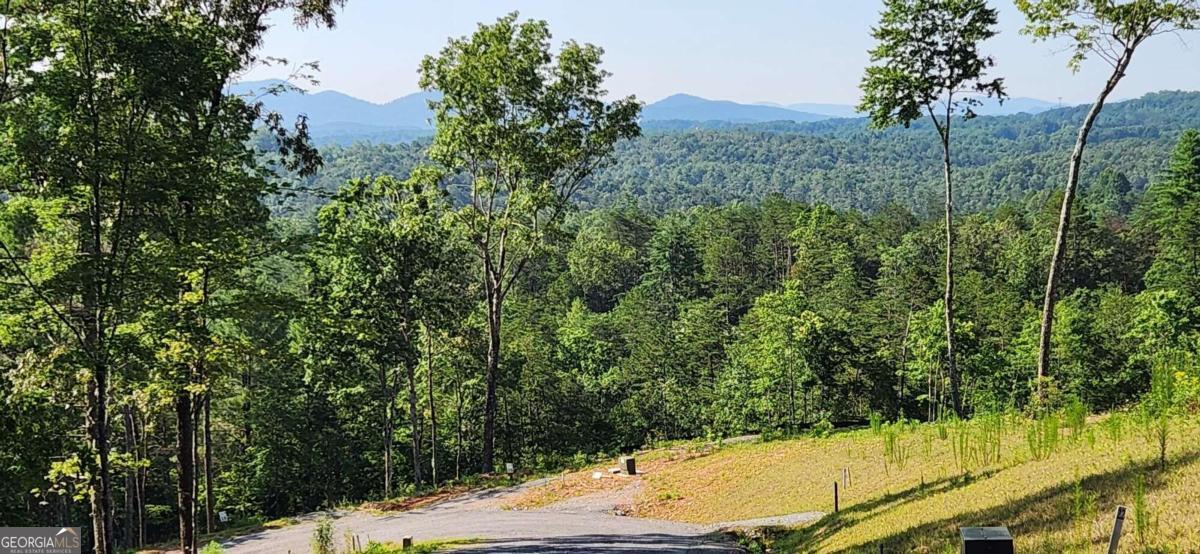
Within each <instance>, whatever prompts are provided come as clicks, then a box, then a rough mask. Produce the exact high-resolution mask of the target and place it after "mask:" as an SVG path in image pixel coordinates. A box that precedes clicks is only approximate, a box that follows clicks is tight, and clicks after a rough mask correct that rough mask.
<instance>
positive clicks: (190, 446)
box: [175, 388, 196, 554]
mask: <svg viewBox="0 0 1200 554" xmlns="http://www.w3.org/2000/svg"><path fill="white" fill-rule="evenodd" d="M194 439H195V433H194V431H193V429H192V393H191V392H189V391H188V390H186V389H183V388H181V389H179V390H177V391H175V451H176V456H175V459H176V470H177V471H178V474H179V480H178V503H179V506H178V508H179V548H180V549H181V550H183V552H184V554H191V553H193V552H194V549H193V545H194V544H195V528H194V527H193V525H192V524H193V521H194V519H193V512H194V511H195V506H196V501H195V497H194V496H193V495H192V487H193V483H194V482H195V480H196V477H195V471H196V468H195V465H194V464H195V457H194V456H193V455H192V451H193V450H194V449H195V446H196V445H195V443H194V442H193V440H194Z"/></svg>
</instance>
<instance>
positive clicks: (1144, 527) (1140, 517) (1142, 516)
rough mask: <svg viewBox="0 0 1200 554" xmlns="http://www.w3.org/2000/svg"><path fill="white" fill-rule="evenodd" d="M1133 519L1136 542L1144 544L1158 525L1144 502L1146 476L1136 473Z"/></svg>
mask: <svg viewBox="0 0 1200 554" xmlns="http://www.w3.org/2000/svg"><path fill="white" fill-rule="evenodd" d="M1133 521H1134V525H1135V528H1136V529H1137V536H1138V542H1139V543H1141V544H1142V545H1143V546H1145V545H1146V544H1147V542H1149V539H1150V533H1152V532H1153V531H1154V529H1155V528H1157V527H1158V520H1157V519H1156V518H1155V517H1154V515H1153V514H1151V513H1150V506H1149V505H1148V504H1147V503H1146V477H1145V476H1144V475H1138V476H1137V482H1136V483H1135V484H1134V490H1133Z"/></svg>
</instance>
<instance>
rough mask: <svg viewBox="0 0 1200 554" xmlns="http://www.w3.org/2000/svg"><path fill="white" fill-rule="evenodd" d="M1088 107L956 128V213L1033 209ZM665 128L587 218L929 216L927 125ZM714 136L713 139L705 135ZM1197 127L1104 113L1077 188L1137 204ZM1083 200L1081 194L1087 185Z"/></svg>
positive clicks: (1181, 101)
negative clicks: (802, 209)
mask: <svg viewBox="0 0 1200 554" xmlns="http://www.w3.org/2000/svg"><path fill="white" fill-rule="evenodd" d="M1086 110H1087V107H1086V106H1079V107H1073V108H1063V109H1057V110H1050V111H1048V112H1043V113H1040V114H1036V115H1029V114H1019V115H1010V116H989V117H977V118H975V119H971V120H969V121H965V122H963V123H962V125H961V126H960V127H959V128H958V136H957V139H956V140H957V141H958V142H959V145H958V152H957V156H956V164H957V166H958V167H957V171H958V172H959V174H960V175H961V179H962V181H963V187H961V189H960V194H959V195H958V205H959V206H960V208H961V209H966V210H969V211H977V210H983V209H990V208H995V207H997V206H1000V205H1001V204H1003V203H1006V202H1020V203H1023V204H1028V205H1031V206H1032V205H1037V204H1040V203H1042V202H1045V200H1046V198H1047V192H1048V191H1050V190H1053V189H1055V188H1056V187H1057V186H1059V184H1060V183H1061V182H1062V179H1063V178H1064V177H1065V168H1066V165H1065V164H1064V163H1063V160H1064V159H1065V158H1066V156H1067V154H1068V153H1069V152H1070V149H1071V147H1072V145H1073V143H1074V140H1075V132H1076V130H1077V127H1078V124H1079V121H1080V119H1081V118H1082V117H1083V115H1084V112H1085V111H1086ZM680 124H681V127H680V128H666V127H667V126H666V125H664V123H663V122H653V124H652V125H647V126H646V128H645V130H644V136H642V137H641V138H638V139H636V140H632V141H629V142H627V143H623V144H622V145H621V146H619V147H618V148H617V151H616V153H615V154H614V160H613V162H612V163H611V164H609V165H608V166H607V167H604V168H601V169H600V170H599V171H598V172H597V173H596V175H594V176H593V177H592V178H591V179H590V182H589V183H587V184H586V185H585V186H584V187H583V189H582V190H581V191H580V193H579V195H578V197H577V199H576V200H577V202H578V203H579V205H580V206H582V207H584V208H589V207H606V206H612V205H614V204H617V203H620V202H622V201H623V200H627V199H636V200H637V201H638V203H639V205H641V206H643V207H646V208H648V209H651V210H654V211H662V210H668V209H678V208H688V207H692V206H719V205H722V204H727V203H729V202H735V201H742V202H751V203H753V202H758V201H761V200H762V199H763V198H765V197H766V196H768V195H770V194H776V193H777V194H782V195H784V196H786V197H788V198H792V199H795V200H801V201H804V202H819V203H825V204H829V205H830V206H833V207H835V208H838V209H858V210H864V211H868V212H874V211H877V210H880V209H882V208H883V207H885V206H887V205H888V204H891V203H897V204H900V205H903V206H906V207H908V208H910V209H912V210H914V211H915V212H917V213H920V214H925V213H927V212H929V211H930V210H935V209H936V208H935V207H934V204H935V203H936V202H937V201H938V198H939V192H938V179H939V178H940V176H941V174H940V171H941V170H940V168H939V166H938V163H939V161H940V160H941V151H940V150H939V148H938V145H937V143H936V142H935V141H932V140H929V136H930V134H932V133H933V131H932V129H931V126H930V124H929V123H928V122H926V121H919V122H914V123H913V124H912V125H911V126H910V127H909V128H904V127H896V128H892V129H889V130H885V131H876V130H872V129H869V128H868V126H867V122H866V120H865V119H842V120H831V121H822V122H815V123H792V122H777V123H760V124H752V125H730V124H725V125H712V126H704V125H701V126H700V127H701V128H691V127H693V126H694V124H691V123H690V122H680ZM705 127H715V128H705ZM1196 127H1200V93H1195V92H1160V93H1155V94H1149V95H1146V96H1144V97H1142V98H1139V99H1136V100H1127V101H1124V102H1119V103H1116V104H1112V105H1111V106H1109V107H1108V108H1107V109H1106V110H1105V111H1104V112H1103V113H1102V114H1101V115H1100V118H1099V121H1098V122H1097V127H1096V130H1095V131H1094V132H1093V134H1092V137H1091V139H1090V140H1089V148H1088V151H1087V154H1086V156H1087V163H1086V166H1085V178H1086V179H1087V180H1088V182H1089V183H1090V182H1095V180H1096V178H1097V176H1098V175H1099V174H1100V172H1102V171H1103V170H1104V169H1105V168H1111V169H1114V170H1116V171H1119V172H1121V173H1123V174H1125V175H1126V176H1127V177H1128V179H1129V180H1130V183H1131V185H1132V186H1133V188H1134V189H1136V190H1143V189H1144V188H1145V187H1146V186H1147V185H1148V184H1149V182H1150V181H1151V180H1152V179H1153V178H1154V177H1155V176H1156V175H1158V173H1159V172H1160V171H1161V170H1162V169H1163V160H1164V159H1166V154H1167V153H1168V152H1169V151H1170V149H1171V146H1172V145H1173V144H1174V142H1175V141H1176V140H1177V139H1178V137H1179V134H1180V133H1181V132H1182V131H1183V130H1185V129H1190V128H1196ZM427 144H428V142H427V141H416V142H412V143H400V144H369V143H358V144H353V145H350V146H330V147H327V148H324V149H323V150H322V153H323V155H324V156H325V161H326V163H325V166H324V167H323V168H322V169H321V170H320V171H318V172H317V173H316V174H315V175H313V176H312V177H310V178H308V179H304V180H302V181H301V182H298V183H297V184H296V185H295V187H294V188H293V190H292V191H291V194H290V195H288V196H287V197H286V198H281V199H279V200H277V202H278V204H277V208H276V209H277V210H281V211H286V212H288V213H295V212H298V211H310V210H312V209H313V208H314V207H315V206H316V205H318V204H320V203H321V202H323V201H324V200H323V198H327V197H328V195H329V194H331V193H332V192H333V191H336V190H337V189H338V187H340V186H341V184H342V183H344V182H345V181H346V180H347V179H349V178H355V177H364V176H368V175H405V174H407V172H408V171H409V170H410V169H411V168H412V167H413V166H414V165H416V164H417V163H419V162H420V161H421V159H422V152H423V151H424V150H425V148H426V147H427ZM1085 186H1086V185H1085Z"/></svg>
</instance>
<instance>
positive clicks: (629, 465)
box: [620, 456, 637, 475]
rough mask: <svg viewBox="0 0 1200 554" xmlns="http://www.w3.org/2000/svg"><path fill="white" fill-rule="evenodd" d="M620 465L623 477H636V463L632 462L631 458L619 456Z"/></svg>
mask: <svg viewBox="0 0 1200 554" xmlns="http://www.w3.org/2000/svg"><path fill="white" fill-rule="evenodd" d="M620 464H621V471H623V472H625V475H637V462H635V461H634V460H633V456H621V460H620Z"/></svg>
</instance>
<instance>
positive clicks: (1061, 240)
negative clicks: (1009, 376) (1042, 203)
mask: <svg viewBox="0 0 1200 554" xmlns="http://www.w3.org/2000/svg"><path fill="white" fill-rule="evenodd" d="M1136 46H1137V45H1136V43H1135V44H1134V45H1133V46H1131V47H1128V48H1126V49H1125V50H1124V52H1122V53H1121V57H1120V58H1118V59H1117V64H1116V65H1115V66H1113V72H1112V74H1111V75H1109V77H1108V81H1106V82H1105V83H1104V90H1102V91H1100V96H1098V97H1097V98H1096V101H1095V103H1093V104H1092V107H1091V109H1089V110H1088V113H1087V116H1085V117H1084V119H1083V124H1082V125H1080V126H1079V134H1078V136H1077V137H1076V138H1075V149H1074V150H1073V151H1072V152H1071V160H1070V165H1069V166H1068V168H1067V186H1066V188H1065V189H1063V199H1062V209H1061V210H1060V212H1059V215H1058V232H1057V233H1056V234H1055V236H1054V253H1053V255H1052V256H1051V257H1050V271H1049V273H1048V275H1047V276H1046V294H1045V296H1044V297H1043V298H1042V329H1041V332H1040V333H1039V334H1038V366H1037V377H1038V378H1037V396H1038V398H1039V399H1040V398H1041V395H1042V380H1043V379H1044V378H1045V377H1046V376H1047V375H1049V373H1050V348H1051V345H1050V338H1051V335H1052V333H1053V331H1054V304H1055V303H1056V302H1057V301H1058V299H1057V293H1058V281H1059V273H1060V272H1061V271H1062V265H1063V258H1064V256H1066V243H1067V232H1068V230H1069V227H1070V224H1071V204H1072V203H1073V202H1074V201H1075V189H1076V186H1077V185H1078V184H1079V167H1080V164H1081V163H1082V162H1083V149H1084V147H1085V146H1087V140H1088V134H1090V133H1091V132H1092V126H1093V125H1095V123H1096V118H1097V117H1098V116H1099V115H1100V111H1101V110H1103V109H1104V102H1105V101H1107V100H1108V95H1109V94H1111V93H1112V91H1113V89H1115V88H1117V84H1118V83H1120V82H1121V78H1122V77H1124V76H1125V70H1126V69H1127V68H1128V67H1129V62H1130V61H1131V60H1132V59H1133V50H1134V48H1136Z"/></svg>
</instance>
